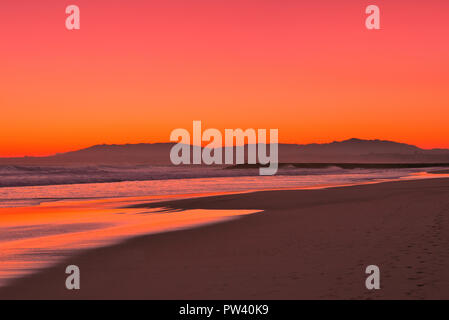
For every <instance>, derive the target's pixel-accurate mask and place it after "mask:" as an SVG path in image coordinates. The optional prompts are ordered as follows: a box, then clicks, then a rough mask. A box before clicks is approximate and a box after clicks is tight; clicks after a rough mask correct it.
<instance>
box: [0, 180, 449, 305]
mask: <svg viewBox="0 0 449 320" xmlns="http://www.w3.org/2000/svg"><path fill="white" fill-rule="evenodd" d="M448 195H449V179H447V178H437V179H423V180H412V181H398V182H381V183H375V184H365V185H357V186H346V187H334V188H329V189H318V190H282V191H257V192H251V193H243V194H232V195H222V196H211V197H204V198H192V199H183V200H174V201H165V202H164V201H163V202H157V203H149V204H141V205H138V206H133V207H141V208H142V207H145V208H154V207H167V208H170V209H176V210H188V209H211V210H212V209H229V210H238V209H240V210H244V209H251V210H263V212H262V213H258V214H254V215H249V216H243V217H240V218H239V219H233V220H231V221H224V222H220V223H217V224H213V225H207V226H201V227H196V228H192V229H185V230H178V231H171V232H166V233H159V234H153V235H144V236H138V237H134V238H131V239H129V240H126V241H124V242H122V243H119V244H116V245H112V246H109V247H100V248H95V249H90V250H87V251H84V252H81V253H80V254H77V255H75V256H73V257H71V258H69V259H67V260H66V261H63V262H62V263H60V264H58V265H56V266H54V267H50V268H48V269H44V270H42V271H41V272H38V273H36V274H33V275H30V276H27V277H25V278H20V279H16V280H12V282H11V283H10V285H9V286H6V287H2V288H0V299H55V298H56V299H315V298H318V299H359V298H361V299H369V298H386V299H397V298H419V299H426V298H429V299H430V298H436V299H448V298H449V294H447V293H445V292H449V271H448V270H447V268H444V266H447V265H448V264H449V254H448V252H447V250H445V248H447V246H448V245H449V233H447V232H446V235H445V233H444V232H443V230H447V229H448V227H449V212H448V210H449V197H448ZM423 212H424V213H425V214H423ZM379 215H380V216H379ZM410 215H412V216H413V217H411V216H410ZM376 263H377V264H378V265H379V267H380V269H381V286H382V289H381V290H378V291H375V292H372V291H368V290H366V289H365V288H364V280H365V274H364V269H363V266H364V265H365V264H366V265H369V264H376ZM68 264H75V265H78V266H79V267H80V269H81V274H82V276H81V290H79V291H68V290H66V289H65V287H64V281H65V277H66V274H65V272H64V271H65V266H67V265H68ZM362 269H363V270H362Z"/></svg>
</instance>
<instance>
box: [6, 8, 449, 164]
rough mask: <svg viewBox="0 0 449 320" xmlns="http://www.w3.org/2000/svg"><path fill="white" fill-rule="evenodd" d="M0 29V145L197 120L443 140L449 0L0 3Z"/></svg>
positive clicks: (129, 135) (160, 130)
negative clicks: (369, 24)
mask: <svg viewBox="0 0 449 320" xmlns="http://www.w3.org/2000/svg"><path fill="white" fill-rule="evenodd" d="M70 4H76V5H78V6H79V7H80V10H81V30H79V31H68V30H66V29H65V18H66V16H67V15H66V14H65V7H66V6H67V5H70ZM370 4H376V5H378V6H379V7H380V10H381V30H377V31H376V30H375V31H370V30H367V29H366V28H365V17H366V14H365V8H366V6H367V5H370ZM0 37H1V42H0V108H1V117H0V156H21V155H45V154H52V153H55V152H63V151H68V150H73V149H79V148H83V147H87V146H90V145H93V144H101V143H139V142H166V141H168V140H169V135H170V132H171V130H173V129H175V128H178V127H181V128H187V129H189V130H191V127H192V121H193V120H202V122H203V126H205V127H213V128H218V129H224V128H238V127H241V128H278V129H279V139H280V142H286V143H310V142H330V141H333V140H342V139H346V138H351V137H358V138H365V139H374V138H379V139H388V140H395V141H400V142H406V143H411V144H416V145H418V146H420V147H424V148H433V147H446V148H449V40H448V39H449V1H447V0H426V1H424V0H421V1H416V0H395V1H378V0H370V1H360V0H354V1H349V0H347V1H334V0H316V1H300V0H158V1H152V0H146V1H144V0H141V1H137V0H119V1H114V0H107V1H106V0H70V1H69V2H66V1H61V0H40V1H31V0H29V1H26V0H22V1H17V0H2V1H1V3H0Z"/></svg>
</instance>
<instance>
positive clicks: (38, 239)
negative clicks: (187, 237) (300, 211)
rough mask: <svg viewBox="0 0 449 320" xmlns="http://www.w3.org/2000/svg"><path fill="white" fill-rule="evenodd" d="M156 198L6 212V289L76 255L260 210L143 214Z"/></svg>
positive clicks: (0, 214)
mask: <svg viewBox="0 0 449 320" xmlns="http://www.w3.org/2000/svg"><path fill="white" fill-rule="evenodd" d="M151 200H152V199H151V198H121V199H101V200H91V201H78V202H77V201H62V202H55V203H44V204H41V205H39V206H35V207H19V208H0V225H1V227H0V285H4V284H5V283H6V281H7V280H8V279H11V278H15V277H18V276H21V275H24V274H27V273H30V272H33V271H36V270H38V269H40V268H44V267H46V266H48V265H49V264H52V263H55V262H57V261H59V260H61V259H63V258H65V257H68V256H69V255H72V254H74V253H75V252H76V251H78V250H81V249H86V248H92V247H98V246H103V245H108V244H112V243H114V242H117V241H120V240H123V239H125V238H128V237H131V236H136V235H141V234H149V233H156V232H164V231H169V230H175V229H182V228H189V227H193V226H198V225H204V224H208V223H214V222H218V221H222V220H225V219H231V218H234V217H237V216H240V215H245V214H251V213H255V212H257V210H184V211H173V210H172V211H169V210H165V209H164V208H158V209H141V208H140V209H137V208H129V206H132V205H135V204H138V203H141V201H146V202H148V201H151Z"/></svg>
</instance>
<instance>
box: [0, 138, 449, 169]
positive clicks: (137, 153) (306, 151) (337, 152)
mask: <svg viewBox="0 0 449 320" xmlns="http://www.w3.org/2000/svg"><path fill="white" fill-rule="evenodd" d="M173 145H174V144H173V143H153V144H150V143H141V144H124V145H95V146H92V147H89V148H86V149H81V150H77V151H71V152H67V153H61V154H56V155H53V156H48V157H23V158H0V165H42V166H44V165H89V164H111V165H123V164H130V165H136V164H151V165H169V164H170V149H171V148H172V146H173ZM279 162H290V163H293V162H295V163H338V162H339V163H442V162H449V149H431V150H426V149H421V148H418V147H416V146H413V145H409V144H404V143H398V142H393V141H383V140H361V139H355V138H353V139H349V140H344V141H335V142H332V143H324V144H316V143H314V144H306V145H298V144H279Z"/></svg>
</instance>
